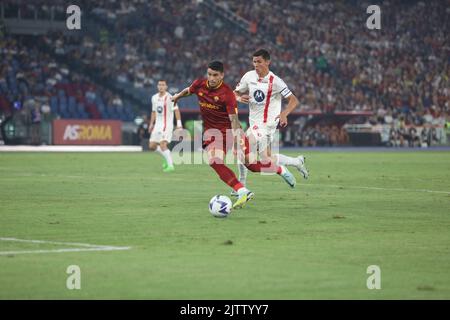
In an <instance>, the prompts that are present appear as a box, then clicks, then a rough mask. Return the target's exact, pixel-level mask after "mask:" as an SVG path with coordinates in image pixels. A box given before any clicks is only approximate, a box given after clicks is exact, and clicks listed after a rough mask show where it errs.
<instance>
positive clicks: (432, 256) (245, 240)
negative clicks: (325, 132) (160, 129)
mask: <svg viewBox="0 0 450 320" xmlns="http://www.w3.org/2000/svg"><path fill="white" fill-rule="evenodd" d="M291 154H293V153H291ZM305 154H306V156H307V164H308V167H309V169H310V172H311V177H310V179H309V180H308V181H304V180H303V179H301V178H300V176H299V174H298V173H295V174H296V177H297V182H298V184H297V187H296V188H295V189H293V190H292V189H290V188H289V187H288V186H287V185H286V184H285V182H284V181H283V180H282V179H281V178H280V177H277V176H260V175H256V174H249V179H248V182H249V187H250V188H251V189H252V190H253V191H254V192H255V194H256V197H255V199H254V200H253V201H252V202H251V203H249V204H248V205H247V206H246V207H245V208H244V209H242V210H239V211H235V212H232V214H231V216H230V217H229V218H226V219H217V218H214V217H212V216H211V215H210V213H209V211H208V201H209V199H210V198H211V197H212V196H213V195H215V194H225V195H229V191H230V190H229V188H228V187H227V186H225V185H224V184H223V183H222V182H221V181H220V180H219V179H218V178H217V177H216V175H215V173H214V171H213V170H211V169H210V168H209V167H208V166H206V165H180V166H177V167H176V171H175V172H173V173H169V174H165V173H163V172H162V170H161V158H160V157H159V155H157V154H154V153H120V154H119V153H94V154H81V153H8V154H5V153H3V154H0V237H3V238H7V237H10V238H18V239H29V240H45V241H54V242H80V243H88V244H95V245H105V246H118V247H124V246H129V247H131V249H130V250H124V251H82V252H59V253H55V252H41V253H37V252H36V253H28V254H21V253H15V254H3V255H0V299H450V153H449V152H385V153H382V152H319V151H305ZM233 169H236V168H235V167H234V168H233ZM59 248H67V246H65V245H58V244H51V243H48V244H47V243H26V242H25V243H24V242H11V241H0V252H9V251H19V252H20V251H35V250H54V249H59ZM69 265H78V266H79V267H80V270H81V290H69V289H67V287H66V280H67V278H68V277H69V275H68V274H67V273H66V269H67V267H68V266H69ZM370 265H378V266H379V267H380V269H381V289H379V290H376V289H374V290H369V289H368V288H367V286H366V282H367V278H368V277H369V276H370V274H367V267H368V266H370Z"/></svg>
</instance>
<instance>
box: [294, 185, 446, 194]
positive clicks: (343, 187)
mask: <svg viewBox="0 0 450 320" xmlns="http://www.w3.org/2000/svg"><path fill="white" fill-rule="evenodd" d="M308 185H309V186H313V187H330V188H342V189H359V190H381V191H401V192H425V193H441V194H448V195H450V191H439V190H428V189H405V188H382V187H365V186H340V185H337V184H321V183H304V184H302V187H303V186H308Z"/></svg>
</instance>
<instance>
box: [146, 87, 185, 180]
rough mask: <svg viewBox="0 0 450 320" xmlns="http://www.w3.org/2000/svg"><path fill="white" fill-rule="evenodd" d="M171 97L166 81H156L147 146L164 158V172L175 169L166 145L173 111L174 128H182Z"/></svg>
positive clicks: (177, 110)
mask: <svg viewBox="0 0 450 320" xmlns="http://www.w3.org/2000/svg"><path fill="white" fill-rule="evenodd" d="M171 98H172V95H171V94H170V93H169V92H167V82H166V81H165V80H160V81H158V93H157V94H155V95H153V96H152V115H151V118H150V123H149V127H148V132H149V133H151V136H150V140H149V148H150V150H152V151H156V152H158V153H159V154H160V155H161V156H163V158H164V160H165V161H164V163H163V171H164V172H171V171H174V170H175V167H174V166H173V161H172V154H171V152H170V150H169V147H168V145H169V143H170V141H171V140H172V131H173V114H174V113H175V117H176V119H177V127H176V128H177V129H182V128H183V125H182V123H181V115H180V110H179V109H178V105H176V104H174V103H173V102H172V100H171Z"/></svg>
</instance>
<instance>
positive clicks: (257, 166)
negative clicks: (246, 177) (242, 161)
mask: <svg viewBox="0 0 450 320" xmlns="http://www.w3.org/2000/svg"><path fill="white" fill-rule="evenodd" d="M245 166H246V167H247V168H248V170H250V171H252V172H261V171H263V172H276V173H277V174H281V167H280V166H276V165H273V164H272V162H267V163H263V162H261V161H258V162H256V163H252V164H248V165H245Z"/></svg>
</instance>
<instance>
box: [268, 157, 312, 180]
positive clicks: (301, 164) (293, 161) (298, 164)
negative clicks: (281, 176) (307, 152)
mask: <svg viewBox="0 0 450 320" xmlns="http://www.w3.org/2000/svg"><path fill="white" fill-rule="evenodd" d="M275 158H276V161H277V164H279V165H285V166H293V167H295V168H296V169H297V170H298V171H299V172H300V174H301V175H302V176H303V178H304V179H308V177H309V172H308V169H307V168H306V165H305V157H304V156H302V155H300V156H298V157H295V158H294V157H288V156H285V155H284V154H276V155H275Z"/></svg>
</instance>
